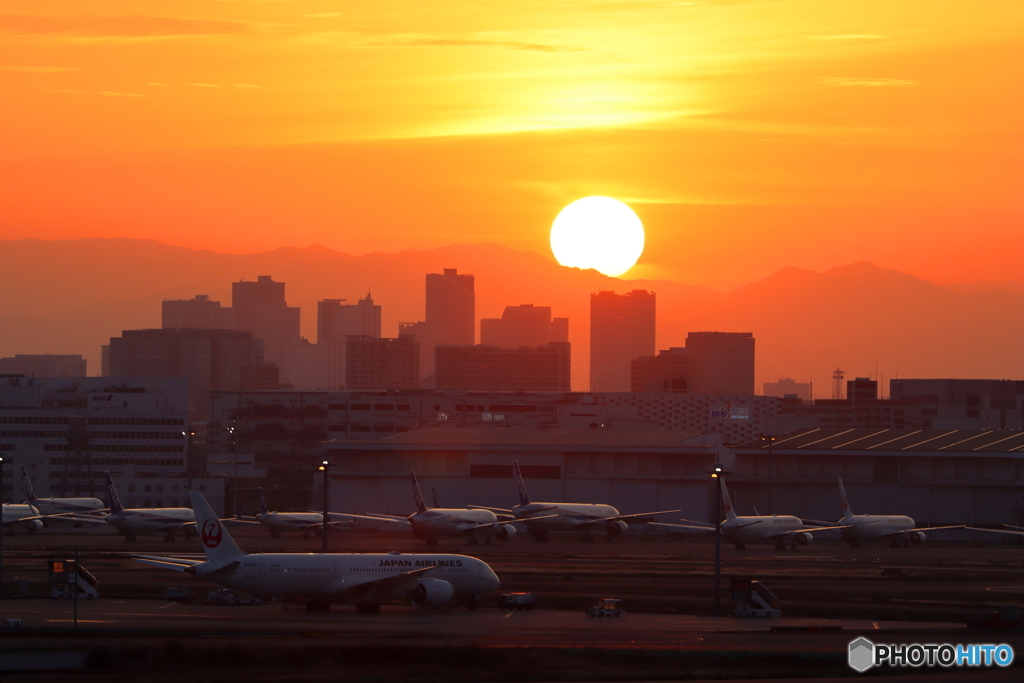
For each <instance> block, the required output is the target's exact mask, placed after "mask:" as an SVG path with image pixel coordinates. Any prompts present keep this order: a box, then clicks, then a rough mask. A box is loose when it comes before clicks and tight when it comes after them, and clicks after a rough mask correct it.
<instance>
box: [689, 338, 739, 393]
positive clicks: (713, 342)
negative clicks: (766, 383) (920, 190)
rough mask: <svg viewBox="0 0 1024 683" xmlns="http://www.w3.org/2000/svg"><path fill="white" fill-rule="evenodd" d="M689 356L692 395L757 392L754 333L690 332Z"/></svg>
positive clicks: (690, 390)
mask: <svg viewBox="0 0 1024 683" xmlns="http://www.w3.org/2000/svg"><path fill="white" fill-rule="evenodd" d="M686 357H687V361H688V362H689V363H691V364H692V368H693V375H692V376H691V377H689V378H688V391H689V392H690V393H692V394H733V395H736V394H739V395H753V393H754V335H753V334H752V333H750V332H690V333H689V334H688V335H687V336H686Z"/></svg>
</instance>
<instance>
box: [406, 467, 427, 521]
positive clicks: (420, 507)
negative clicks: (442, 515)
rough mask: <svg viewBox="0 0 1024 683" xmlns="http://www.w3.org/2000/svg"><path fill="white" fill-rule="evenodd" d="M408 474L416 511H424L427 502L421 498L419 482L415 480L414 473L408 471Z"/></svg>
mask: <svg viewBox="0 0 1024 683" xmlns="http://www.w3.org/2000/svg"><path fill="white" fill-rule="evenodd" d="M409 476H410V477H412V496H413V498H415V499H416V511H417V512H426V511H427V504H426V503H425V502H424V500H423V492H422V491H420V483H419V482H418V481H416V473H415V472H410V473H409Z"/></svg>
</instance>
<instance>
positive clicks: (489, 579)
mask: <svg viewBox="0 0 1024 683" xmlns="http://www.w3.org/2000/svg"><path fill="white" fill-rule="evenodd" d="M485 581H486V583H487V590H488V591H496V590H498V589H499V588H500V587H501V579H499V578H498V575H497V574H495V573H494V570H493V569H491V568H490V567H487V572H486V575H485Z"/></svg>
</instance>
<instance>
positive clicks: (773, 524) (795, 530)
mask: <svg viewBox="0 0 1024 683" xmlns="http://www.w3.org/2000/svg"><path fill="white" fill-rule="evenodd" d="M717 478H718V485H719V486H721V487H722V505H723V507H725V520H724V521H723V522H722V534H724V535H725V537H726V538H727V539H729V542H730V543H732V544H733V545H734V546H736V550H743V549H745V548H746V547H747V543H774V544H775V549H776V550H785V549H786V544H787V543H789V544H790V545H791V546H792V547H793V548H796V547H797V546H798V545H809V544H810V543H811V542H813V541H814V536H813V533H814V532H815V531H825V530H830V531H831V530H835V529H836V527H834V526H826V527H807V526H805V525H804V522H803V520H802V519H800V518H799V517H794V516H793V515H756V516H755V515H743V516H741V515H737V514H736V510H735V509H734V508H733V506H732V499H731V498H730V497H729V489H728V488H726V486H725V478H724V477H722V476H718V477H717ZM683 521H688V520H683ZM651 524H655V525H657V526H665V527H674V528H677V529H685V530H687V531H691V532H697V533H711V534H713V533H715V527H714V526H712V525H710V524H705V523H704V522H693V523H691V524H668V523H662V522H651Z"/></svg>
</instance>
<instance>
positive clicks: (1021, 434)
mask: <svg viewBox="0 0 1024 683" xmlns="http://www.w3.org/2000/svg"><path fill="white" fill-rule="evenodd" d="M772 447H773V448H777V449H782V450H812V451H828V450H833V451H836V450H842V451H927V452H935V451H947V452H959V453H964V452H979V453H986V452H987V453H1010V452H1014V451H1016V452H1021V451H1024V431H1020V430H1016V429H867V428H855V429H842V428H829V429H798V430H796V431H793V432H788V433H786V434H782V435H780V436H777V437H775V442H774V444H772ZM767 448H768V442H767V441H764V440H762V439H755V440H753V441H748V442H746V443H743V444H740V445H738V446H736V447H735V450H756V449H765V450H767Z"/></svg>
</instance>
